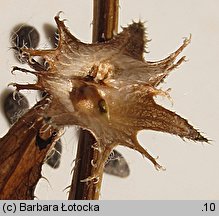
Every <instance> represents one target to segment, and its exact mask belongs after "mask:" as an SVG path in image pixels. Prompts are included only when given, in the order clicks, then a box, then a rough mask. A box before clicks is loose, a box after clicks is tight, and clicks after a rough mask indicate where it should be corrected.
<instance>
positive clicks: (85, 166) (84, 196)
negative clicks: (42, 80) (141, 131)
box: [68, 0, 119, 200]
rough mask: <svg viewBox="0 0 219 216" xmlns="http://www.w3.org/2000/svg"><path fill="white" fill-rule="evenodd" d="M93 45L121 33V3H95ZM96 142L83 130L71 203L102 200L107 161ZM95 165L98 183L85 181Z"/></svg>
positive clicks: (113, 0)
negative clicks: (97, 168)
mask: <svg viewBox="0 0 219 216" xmlns="http://www.w3.org/2000/svg"><path fill="white" fill-rule="evenodd" d="M93 4H94V6H93V42H103V41H105V40H109V39H111V38H112V37H113V35H114V33H116V32H117V29H118V9H119V0H94V1H93ZM95 142H96V140H95V138H94V137H93V135H92V134H91V133H90V132H88V131H85V130H81V132H80V138H79V142H78V151H77V156H76V164H75V168H74V174H73V179H72V184H71V188H70V193H69V197H68V198H69V199H70V200H72V199H76V200H97V199H99V196H100V189H101V183H102V177H103V168H104V161H100V160H102V156H101V153H100V152H99V151H97V150H95V149H94V148H92V145H94V144H95ZM91 161H95V164H101V163H102V166H101V169H100V170H99V172H98V179H92V180H89V181H83V180H84V179H87V178H89V177H93V176H96V171H97V170H96V169H95V166H93V165H92V163H91Z"/></svg>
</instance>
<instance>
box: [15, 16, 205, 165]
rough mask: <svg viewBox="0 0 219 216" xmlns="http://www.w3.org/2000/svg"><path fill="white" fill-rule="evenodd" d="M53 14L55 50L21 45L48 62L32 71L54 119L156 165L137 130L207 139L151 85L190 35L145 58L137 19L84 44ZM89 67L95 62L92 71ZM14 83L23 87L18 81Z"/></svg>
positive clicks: (171, 65)
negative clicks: (160, 100) (161, 101)
mask: <svg viewBox="0 0 219 216" xmlns="http://www.w3.org/2000/svg"><path fill="white" fill-rule="evenodd" d="M55 20H56V22H57V25H58V30H59V44H58V47H57V48H56V49H55V50H32V49H21V52H23V53H25V54H27V55H28V56H29V58H32V57H34V56H41V57H42V58H44V59H45V60H46V61H47V63H48V65H49V67H48V69H47V70H45V71H43V72H42V71H41V72H40V73H36V75H37V76H38V78H39V81H38V82H37V84H36V85H35V87H36V88H37V89H38V88H39V87H41V88H42V89H44V90H46V91H47V92H48V93H49V94H50V95H51V104H50V109H48V112H47V115H48V116H51V118H52V121H53V122H54V123H55V124H58V125H70V124H77V125H79V126H81V127H83V128H86V129H88V130H89V131H91V132H92V133H93V134H94V136H95V138H96V140H97V142H98V143H99V145H100V146H105V147H106V146H107V148H108V150H107V152H110V151H109V148H110V146H111V147H112V148H113V147H114V146H116V145H125V146H128V147H130V148H132V149H135V150H137V151H139V152H140V153H142V154H143V155H144V156H146V157H147V158H148V159H149V160H151V162H152V163H153V164H154V165H155V166H156V167H157V168H161V166H160V165H159V164H157V162H156V159H155V158H153V157H152V156H151V155H149V154H148V152H147V151H146V150H144V149H143V148H142V147H141V146H140V144H139V143H138V141H137V138H136V135H137V132H138V131H139V130H143V129H148V130H156V131H162V132H167V133H171V134H175V135H178V136H180V137H182V138H188V139H191V140H195V141H202V142H207V141H208V140H207V139H206V138H204V137H203V136H202V135H201V134H200V133H199V132H198V131H197V130H196V129H194V128H193V127H192V126H191V125H190V124H189V123H188V121H187V120H185V119H183V118H182V117H180V116H179V115H177V114H175V113H174V112H172V111H169V110H167V109H165V108H163V107H161V106H160V105H158V104H156V103H155V101H154V99H153V97H154V96H156V95H159V94H161V95H166V94H167V93H165V92H162V91H161V90H158V89H156V88H155V87H156V86H158V85H159V83H160V82H162V81H163V80H164V78H165V77H166V76H168V75H169V73H170V72H171V71H172V70H173V69H175V68H176V67H177V66H179V65H180V64H181V63H182V62H183V61H184V60H185V57H184V56H183V57H182V58H180V59H179V60H178V61H177V62H175V60H176V58H177V57H178V55H179V54H180V53H181V52H182V50H183V49H184V48H185V47H186V46H187V45H188V44H189V42H190V38H189V39H185V40H184V42H183V44H182V45H181V46H180V47H179V48H178V49H177V50H176V51H175V52H173V53H172V54H171V55H169V56H168V57H167V58H165V59H163V60H160V61H156V62H148V61H146V60H144V59H143V54H144V52H145V47H146V45H147V42H148V41H149V40H148V39H147V37H146V33H145V28H144V25H143V23H141V22H138V23H133V24H131V25H129V26H128V27H127V28H124V29H123V31H122V32H121V33H120V34H118V35H117V36H115V38H113V39H112V40H110V41H107V42H105V43H98V44H84V43H82V42H80V41H79V40H78V39H77V38H75V37H74V36H73V35H72V34H71V33H70V32H69V31H68V30H67V28H66V27H65V25H64V22H63V21H61V20H60V19H59V17H58V16H57V17H55ZM104 62H106V63H107V64H108V65H104ZM28 64H29V65H30V66H31V67H32V68H34V69H35V70H36V71H38V72H39V69H38V68H39V67H36V65H37V63H35V62H34V63H33V62H31V61H29V60H28ZM102 64H103V65H102ZM92 68H95V71H93V73H91V71H92ZM99 68H101V71H99ZM108 72H110V74H109V73H108ZM105 73H106V74H105ZM17 87H19V89H22V87H23V88H24V86H21V85H20V86H19V85H18V84H17ZM29 87H30V85H27V88H29ZM31 87H33V86H31ZM103 149H104V147H103ZM103 158H107V157H105V156H103Z"/></svg>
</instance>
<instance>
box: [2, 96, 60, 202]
mask: <svg viewBox="0 0 219 216" xmlns="http://www.w3.org/2000/svg"><path fill="white" fill-rule="evenodd" d="M46 101H47V98H45V99H43V100H42V101H40V102H39V103H37V104H36V106H34V107H33V108H32V109H30V110H29V111H28V112H27V113H25V114H24V116H22V117H21V118H20V119H19V121H17V122H16V123H15V124H14V125H13V126H12V127H11V129H10V130H9V131H8V133H7V134H6V135H5V136H4V137H2V138H1V139H0V149H1V154H0V199H34V189H35V186H36V184H37V182H38V180H39V179H40V178H41V167H42V164H43V162H44V159H45V157H46V155H47V153H48V151H49V150H50V149H51V147H52V144H53V143H54V142H55V141H56V140H57V139H59V137H60V135H61V134H60V133H61V130H59V129H57V128H56V129H54V128H52V127H51V126H50V125H48V124H46V123H45V120H44V119H43V116H42V115H43V112H44V110H46V104H47V102H46ZM42 141H43V142H42Z"/></svg>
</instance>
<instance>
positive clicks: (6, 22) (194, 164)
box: [0, 0, 219, 199]
mask: <svg viewBox="0 0 219 216" xmlns="http://www.w3.org/2000/svg"><path fill="white" fill-rule="evenodd" d="M0 5H1V7H0V91H1V94H2V91H3V90H4V89H5V88H6V87H7V84H8V83H10V82H12V81H16V82H22V81H25V82H27V81H29V80H31V79H32V77H29V76H28V75H23V74H22V75H21V74H20V73H18V74H17V75H12V74H11V73H10V70H11V67H12V66H13V65H19V64H18V63H17V61H16V60H15V59H14V56H13V52H12V51H11V50H10V49H9V47H10V46H11V44H10V41H9V37H10V34H11V31H12V29H13V28H14V26H15V25H17V24H19V23H27V24H30V25H33V26H35V27H36V28H37V29H38V31H39V32H40V34H41V41H40V45H39V47H40V48H48V47H49V43H48V38H46V37H45V33H44V29H43V25H44V24H45V23H51V24H54V20H53V17H54V16H55V15H56V14H57V12H58V11H61V10H62V11H64V14H63V15H62V17H63V18H67V20H68V21H67V22H66V24H67V25H68V27H69V29H70V30H71V32H72V33H74V35H75V36H76V37H78V38H80V40H82V41H84V42H90V41H91V34H92V25H91V23H92V1H88V0H81V1H78V0H77V1H76V0H62V1H57V0H47V1H41V0H37V1H36V0H32V1H27V0H22V1H18V0H14V1H13V0H7V1H6V0H0ZM218 8H219V2H218V1H217V0H202V1H198V0H184V1H179V0H178V1H176V0H165V1H158V0H153V1H149V0H135V1H132V0H121V1H120V15H119V17H120V25H121V26H126V25H127V24H128V23H131V22H132V20H136V21H138V20H139V19H141V20H142V21H147V22H146V25H147V32H148V35H149V38H150V39H152V41H151V42H150V43H149V46H148V50H149V51H150V53H149V54H147V55H146V59H147V60H159V59H161V58H163V57H165V56H167V55H168V54H169V53H170V52H172V51H174V50H175V49H176V48H177V47H178V46H179V45H181V44H182V41H183V37H185V36H189V34H190V33H192V43H191V45H189V47H188V48H187V49H186V50H185V51H184V54H186V55H187V59H189V61H188V62H186V63H184V64H183V65H182V66H181V67H180V68H179V69H177V70H175V71H174V72H173V73H172V74H171V75H170V76H169V77H168V78H167V79H166V83H165V84H163V85H162V86H161V87H162V89H167V88H172V91H171V97H172V99H173V101H174V105H173V107H171V105H170V103H168V102H167V101H166V100H163V99H159V103H161V104H164V105H165V106H166V107H169V108H170V109H171V110H174V111H176V112H177V113H178V114H180V115H181V116H183V117H185V118H187V119H189V122H190V123H192V124H193V125H194V126H195V127H196V128H199V129H200V131H203V132H204V134H206V136H207V137H208V138H210V139H212V140H213V141H212V142H211V144H212V145H208V144H201V143H195V142H190V141H188V140H186V141H183V140H181V139H180V138H178V137H175V136H172V135H168V134H163V133H157V132H151V131H144V132H140V133H139V141H140V142H141V144H142V145H143V146H144V147H145V148H146V149H148V150H149V151H150V152H151V153H152V155H154V156H158V155H159V162H160V163H161V164H162V165H164V166H165V167H166V169H167V170H166V171H161V172H158V171H156V170H155V169H154V167H153V166H152V165H151V163H150V162H149V161H148V160H147V159H144V158H142V156H141V155H140V154H139V153H136V152H134V151H133V150H129V149H126V148H121V147H119V148H118V149H119V151H120V152H122V153H123V155H124V156H125V158H126V159H127V161H128V163H129V166H130V169H131V175H130V176H129V177H128V178H126V179H120V178H117V177H113V176H109V175H106V174H105V175H104V181H103V186H102V192H101V199H219V145H218V144H219V143H218V141H219V131H218V124H219V102H218V100H219V96H218V91H219V85H218V80H219V66H218V64H219V58H218V53H219V13H218ZM25 94H26V95H27V96H28V98H29V99H30V100H31V103H32V104H34V103H35V102H36V100H37V96H36V95H35V94H34V93H33V92H25ZM1 103H2V100H1ZM0 122H1V125H0V136H3V135H4V134H5V133H6V132H7V130H8V128H9V126H8V123H7V121H6V119H5V118H4V115H3V114H2V108H1V110H0ZM76 143H77V141H76V138H75V133H74V131H73V129H72V128H68V129H66V134H65V138H64V139H63V148H64V154H63V157H62V163H61V166H60V168H59V169H58V170H53V169H51V168H50V167H48V166H47V165H45V166H44V169H43V176H45V177H46V178H47V180H45V179H42V180H41V181H40V184H39V185H38V187H37V190H36V196H37V197H38V198H39V199H66V197H67V190H65V191H64V192H63V190H64V189H65V188H66V187H68V186H69V184H70V179H71V176H70V172H71V169H72V168H73V165H72V162H73V159H74V154H75V152H76Z"/></svg>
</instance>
